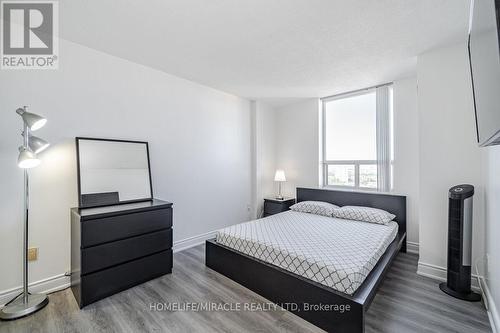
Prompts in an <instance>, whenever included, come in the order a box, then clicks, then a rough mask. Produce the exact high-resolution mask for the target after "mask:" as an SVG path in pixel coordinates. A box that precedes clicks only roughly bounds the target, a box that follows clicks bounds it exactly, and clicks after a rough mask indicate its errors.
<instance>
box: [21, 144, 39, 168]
mask: <svg viewBox="0 0 500 333" xmlns="http://www.w3.org/2000/svg"><path fill="white" fill-rule="evenodd" d="M39 164H40V160H39V159H38V157H37V156H36V154H35V153H34V152H32V151H31V150H30V149H29V148H26V147H24V146H21V147H19V156H18V158H17V166H18V167H20V168H21V169H31V168H34V167H36V166H38V165H39Z"/></svg>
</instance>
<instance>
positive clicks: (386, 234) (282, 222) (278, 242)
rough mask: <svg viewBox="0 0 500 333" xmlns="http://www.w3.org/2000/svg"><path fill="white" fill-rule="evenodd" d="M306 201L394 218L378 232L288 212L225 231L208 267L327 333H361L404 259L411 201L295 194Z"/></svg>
mask: <svg viewBox="0 0 500 333" xmlns="http://www.w3.org/2000/svg"><path fill="white" fill-rule="evenodd" d="M308 200H313V201H324V202H330V203H334V204H336V205H339V206H346V205H355V206H368V207H374V208H380V209H383V210H386V211H388V212H390V213H392V214H394V215H396V218H395V219H394V221H393V222H391V223H389V224H388V225H377V224H373V223H367V222H357V221H352V220H342V219H336V218H332V217H324V216H319V215H315V214H308V213H300V212H294V211H287V212H284V213H280V214H277V215H272V216H270V217H266V218H264V219H260V220H255V221H250V222H247V223H242V224H238V225H235V226H231V227H228V228H224V229H221V230H219V232H218V233H217V237H216V239H212V240H208V241H207V243H206V265H207V266H208V267H209V268H211V269H214V270H215V271H217V272H219V273H221V274H223V275H225V276H227V277H229V278H231V279H232V280H234V281H236V282H238V283H240V284H241V285H243V286H245V287H247V288H249V289H251V290H253V291H255V292H257V293H258V294H260V295H262V296H263V297H265V298H267V299H269V300H271V301H273V302H275V303H277V304H278V305H281V306H282V307H283V308H284V309H286V310H289V311H291V312H293V313H295V314H296V315H298V316H300V317H302V318H304V319H305V320H307V321H309V322H311V323H313V324H315V325H316V326H318V327H320V328H322V329H324V330H326V331H329V332H349V333H351V332H353V333H356V332H363V331H364V313H365V312H366V310H367V309H368V307H369V305H370V303H371V301H372V300H373V297H374V296H375V292H376V289H377V287H378V285H379V284H380V282H381V281H382V280H383V278H384V276H385V273H386V271H387V269H388V268H389V266H390V264H391V262H392V260H393V259H394V257H395V256H396V255H397V253H398V252H399V251H406V197H404V196H397V195H389V194H380V193H366V192H363V193H361V192H346V191H334V190H326V189H308V188H297V202H301V201H308ZM346 309H348V310H346Z"/></svg>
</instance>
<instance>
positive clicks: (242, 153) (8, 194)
mask: <svg viewBox="0 0 500 333" xmlns="http://www.w3.org/2000/svg"><path fill="white" fill-rule="evenodd" d="M60 46H61V52H60V53H61V63H60V64H61V65H60V69H59V70H56V71H2V73H1V74H0V110H1V114H2V117H1V121H0V167H1V170H0V184H1V191H0V263H1V267H2V268H1V273H0V296H2V292H3V291H5V290H7V289H9V288H14V287H18V286H20V284H21V280H22V279H21V272H22V269H21V253H22V250H21V249H22V247H21V246H22V245H21V243H22V198H23V192H22V171H21V170H20V169H18V168H17V166H16V158H17V147H18V146H19V145H20V143H21V137H20V129H21V120H20V118H19V116H18V115H17V114H16V113H15V110H16V108H17V107H19V106H22V105H29V106H30V107H31V108H30V109H31V110H32V111H33V112H35V113H40V114H42V115H45V116H46V117H47V118H48V123H47V125H46V127H45V128H43V129H41V130H40V131H38V132H36V134H37V135H40V136H41V137H44V138H46V139H48V140H49V141H50V142H52V144H53V146H52V148H50V149H49V150H48V151H46V152H45V153H43V154H42V155H41V157H42V165H41V166H40V167H38V168H36V169H34V170H33V172H32V174H31V175H32V177H31V179H32V187H31V188H32V191H31V194H32V202H31V203H32V205H31V215H30V218H31V222H30V228H31V230H30V245H31V246H37V247H39V248H40V252H39V260H38V261H36V262H33V263H30V281H38V280H41V279H46V278H50V277H54V276H60V275H61V274H63V273H64V272H66V271H67V270H68V269H69V265H70V263H69V260H70V259H69V258H70V257H69V249H70V231H69V230H70V224H69V209H70V207H73V206H76V204H77V195H76V191H77V189H76V171H75V170H76V169H75V164H76V162H75V153H74V144H73V140H74V137H75V136H91V137H108V138H122V139H138V140H147V141H149V143H150V153H151V163H152V165H151V167H152V172H153V174H152V178H153V185H154V196H155V197H157V198H161V199H166V200H169V201H172V202H173V203H174V241H179V240H183V239H186V238H188V237H191V236H195V235H199V234H202V233H206V232H210V231H213V230H215V229H218V228H220V227H223V226H227V225H230V224H234V223H237V222H241V221H245V220H247V219H248V218H249V212H248V210H247V207H249V206H250V204H251V171H250V165H251V143H250V137H251V135H250V131H251V126H250V102H249V101H247V100H245V99H242V98H238V97H235V96H233V95H229V94H226V93H223V92H220V91H217V90H214V89H211V88H208V87H205V86H202V85H199V84H195V83H193V82H190V81H187V80H183V79H179V78H176V77H173V76H171V75H167V74H165V73H163V72H160V71H157V70H154V69H151V68H148V67H144V66H141V65H137V64H134V63H131V62H129V61H125V60H123V59H120V58H117V57H113V56H110V55H107V54H104V53H100V52H97V51H95V50H92V49H88V48H86V47H83V46H80V45H77V44H73V43H69V42H66V41H61V45H60ZM0 303H1V302H0Z"/></svg>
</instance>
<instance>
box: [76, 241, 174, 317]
mask: <svg viewBox="0 0 500 333" xmlns="http://www.w3.org/2000/svg"><path fill="white" fill-rule="evenodd" d="M171 272H172V250H166V251H162V252H159V253H156V254H152V255H150V256H147V257H144V258H141V259H137V260H133V261H130V262H128V263H126V264H122V265H118V266H114V267H112V268H108V269H105V270H102V271H99V272H96V273H92V274H87V275H85V276H82V277H81V281H80V283H81V286H80V288H79V292H80V294H79V296H80V297H81V298H80V299H79V305H80V308H81V307H83V306H85V305H87V304H90V303H92V302H95V301H97V300H99V299H101V298H104V297H107V296H110V295H112V294H115V293H117V292H119V291H122V290H125V289H127V288H130V287H133V286H135V285H137V284H140V283H143V282H145V281H148V280H151V279H153V278H155V277H158V276H161V275H164V274H168V273H171Z"/></svg>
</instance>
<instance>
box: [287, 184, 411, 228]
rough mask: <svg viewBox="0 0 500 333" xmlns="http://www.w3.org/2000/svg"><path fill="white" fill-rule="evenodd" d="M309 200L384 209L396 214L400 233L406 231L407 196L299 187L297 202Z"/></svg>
mask: <svg viewBox="0 0 500 333" xmlns="http://www.w3.org/2000/svg"><path fill="white" fill-rule="evenodd" d="M307 200H313V201H325V202H329V203H332V204H335V205H337V206H348V205H349V206H367V207H373V208H379V209H383V210H385V211H388V212H389V213H392V214H394V215H396V218H395V219H394V220H395V221H396V222H397V223H398V224H399V233H400V234H403V233H406V197H405V196H402V195H392V194H385V193H377V192H373V193H369V192H351V191H338V190H330V189H315V188H303V187H297V202H300V201H307Z"/></svg>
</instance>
